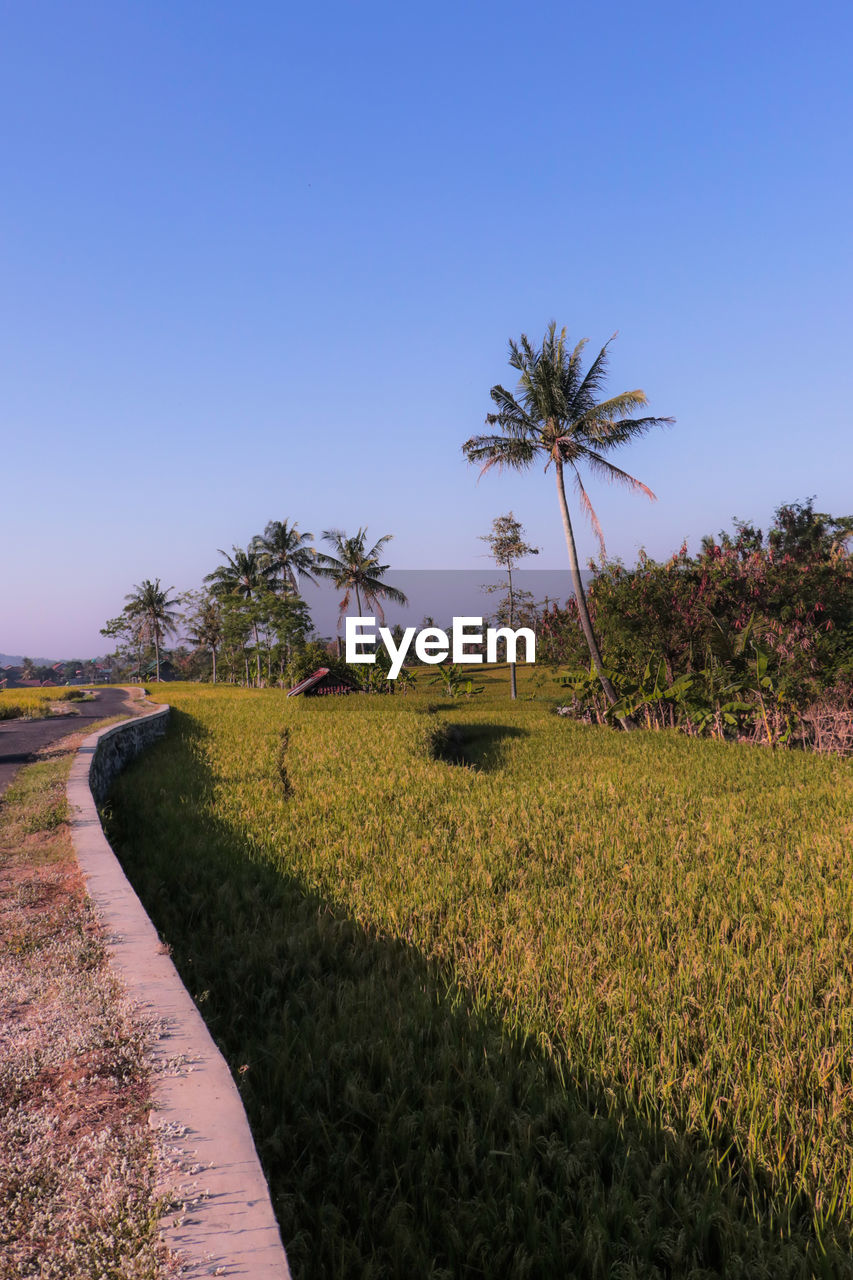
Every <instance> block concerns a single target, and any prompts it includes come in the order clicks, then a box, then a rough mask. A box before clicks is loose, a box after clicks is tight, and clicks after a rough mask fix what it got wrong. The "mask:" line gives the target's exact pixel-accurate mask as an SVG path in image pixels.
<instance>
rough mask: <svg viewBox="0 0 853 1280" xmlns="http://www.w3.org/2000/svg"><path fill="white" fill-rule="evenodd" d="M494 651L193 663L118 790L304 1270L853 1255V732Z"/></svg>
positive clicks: (644, 1264) (431, 1270) (582, 1268)
mask: <svg viewBox="0 0 853 1280" xmlns="http://www.w3.org/2000/svg"><path fill="white" fill-rule="evenodd" d="M519 674H520V676H522V674H523V669H521V670H520V673H519ZM497 679H498V675H497V673H494V672H489V673H488V678H487V679H486V680H485V681H484V683H486V686H487V689H488V692H487V694H486V695H485V696H483V697H482V698H481V699H479V701H478V702H476V703H471V704H469V703H467V702H463V703H458V702H450V703H443V704H440V709H436V708H435V704H431V703H430V702H429V701H428V698H429V693H428V692H427V691H426V690H424V689H423V682H422V681H421V680H420V677H419V679H418V683H419V685H420V686H421V687H420V689H418V690H416V691H415V692H413V693H412V694H411V695H410V697H408V698H406V699H396V698H394V699H374V698H369V697H359V696H353V697H350V698H340V699H337V698H323V699H313V700H311V699H291V700H290V701H288V700H287V699H286V697H285V696H284V694H283V693H280V692H278V691H273V690H269V691H249V690H237V689H228V688H221V687H217V688H213V687H211V686H206V687H204V686H201V687H193V686H174V685H172V686H169V687H168V688H165V689H159V690H157V691H156V693H155V695H154V696H155V697H158V698H166V699H168V700H169V701H170V702H171V703H172V704H173V707H174V708H175V710H174V712H173V720H174V723H173V728H172V730H171V732H170V734H169V736H168V738H167V739H166V740H165V742H164V743H162V744H161V745H159V746H157V747H156V748H154V749H153V750H152V751H151V752H149V753H147V754H146V755H145V756H144V757H143V758H142V759H141V760H140V761H139V762H138V763H137V764H136V765H134V766H133V767H132V768H131V769H130V770H129V771H128V773H127V774H126V775H125V776H124V777H123V778H122V779H121V780H120V781H119V783H118V784H117V786H116V787H115V789H114V791H113V793H112V795H111V798H110V810H111V820H110V824H111V835H112V838H113V840H114V842H115V843H116V845H117V847H118V848H119V850H120V853H121V856H122V858H123V860H124V862H125V865H126V867H127V869H128V872H129V874H130V876H131V878H132V880H133V881H134V883H135V884H136V886H137V888H138V890H139V891H140V893H141V894H142V897H143V900H144V901H145V903H146V905H147V907H148V909H149V911H150V912H151V914H152V916H153V918H154V920H155V922H156V923H157V925H158V928H159V929H160V930H161V932H162V934H163V936H164V938H165V939H166V940H167V941H168V943H169V944H170V945H171V947H172V948H173V953H174V956H175V959H176V962H177V963H178V965H179V968H180V969H181V972H182V974H183V975H184V979H185V981H186V982H187V983H188V985H189V988H190V990H191V991H192V992H193V993H195V994H196V995H197V997H199V998H201V996H202V994H203V995H204V1002H203V1004H202V1005H201V1007H202V1011H203V1012H204V1015H205V1017H206V1018H207V1019H208V1021H209V1024H210V1026H211V1028H212V1030H213V1033H214V1035H215V1036H216V1037H217V1038H218V1040H219V1042H220V1044H221V1045H222V1047H223V1050H224V1051H225V1053H226V1056H227V1058H228V1060H229V1062H230V1063H231V1065H232V1069H233V1071H234V1073H235V1077H236V1078H237V1080H238V1082H239V1084H240V1088H241V1091H242V1094H243V1097H244V1100H245V1103H246V1106H247V1110H248V1113H249V1116H250V1119H251V1121H252V1124H253V1127H254V1131H255V1135H256V1140H257V1142H258V1146H259V1150H260V1153H261V1156H262V1159H263V1161H264V1163H265V1167H266V1169H267V1171H268V1173H269V1176H270V1180H271V1186H272V1191H273V1197H274V1202H275V1204H276V1208H277V1211H278V1213H279V1217H280V1221H281V1223H282V1228H283V1233H284V1238H285V1243H286V1245H287V1248H288V1251H289V1255H290V1257H291V1261H292V1263H293V1266H294V1269H295V1272H296V1274H297V1275H299V1274H306V1275H308V1274H311V1275H320V1274H322V1275H330V1276H332V1275H334V1276H338V1275H341V1276H343V1275H359V1276H362V1275H363V1276H368V1275H369V1276H394V1275H400V1274H412V1275H433V1276H439V1275H441V1276H458V1275H471V1276H473V1275H481V1274H494V1275H507V1276H516V1275H517V1276H542V1277H546V1276H554V1275H573V1276H590V1277H591V1276H609V1275H619V1276H622V1275H626V1276H627V1275H636V1276H640V1275H643V1276H671V1277H676V1276H677V1277H687V1276H707V1275H725V1276H744V1277H747V1276H749V1277H752V1276H768V1277H776V1276H791V1277H794V1276H802V1275H853V1263H851V1252H850V1249H851V1234H850V1233H851V1224H853V1068H851V1063H853V937H851V929H850V921H851V919H853V878H851V874H850V871H851V867H850V859H851V853H850V851H851V849H853V786H851V766H850V764H849V762H845V761H842V760H837V759H830V758H819V757H815V756H810V755H807V754H806V753H800V752H794V751H789V752H784V753H774V752H769V751H761V750H757V749H756V748H754V747H750V746H747V745H738V744H729V743H723V742H716V741H703V740H698V739H691V738H687V737H685V736H682V735H678V734H661V733H655V732H644V731H638V732H636V733H633V734H630V735H619V734H615V733H613V732H612V731H609V730H606V729H600V728H597V727H594V726H584V725H579V724H576V723H572V722H570V721H566V720H561V719H559V718H558V717H556V716H554V715H553V714H551V711H552V704H551V703H550V702H549V701H547V700H542V701H538V702H526V701H518V702H515V703H510V702H509V701H504V697H505V694H503V693H502V695H501V696H500V697H499V696H497V695H496V694H495V693H493V690H494V688H495V684H494V681H496V680H497ZM437 735H438V736H439V737H441V736H442V735H444V736H445V737H447V735H450V736H451V738H452V739H453V740H455V741H456V742H457V743H461V748H462V753H461V754H462V762H463V763H465V764H466V765H468V766H469V767H467V768H462V769H460V768H457V767H455V766H454V764H453V763H449V762H448V761H447V760H446V759H442V758H441V753H440V752H439V753H438V755H437V753H436V750H435V744H436V737H437Z"/></svg>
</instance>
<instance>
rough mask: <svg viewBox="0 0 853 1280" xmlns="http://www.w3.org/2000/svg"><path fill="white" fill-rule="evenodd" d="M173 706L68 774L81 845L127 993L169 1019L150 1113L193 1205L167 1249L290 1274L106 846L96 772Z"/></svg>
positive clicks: (161, 725)
mask: <svg viewBox="0 0 853 1280" xmlns="http://www.w3.org/2000/svg"><path fill="white" fill-rule="evenodd" d="M103 714H104V712H103V711H102V712H101V715H103ZM168 714H169V709H168V707H154V708H151V709H150V710H149V711H147V713H146V716H145V721H144V722H143V721H142V720H141V719H140V718H136V719H134V720H131V721H129V722H125V724H120V725H114V726H112V727H111V728H108V729H104V730H101V731H100V733H96V734H92V735H91V736H90V737H88V738H87V739H86V740H85V741H84V743H83V745H82V746H81V747H80V749H79V751H78V752H77V756H76V758H75V760H74V764H73V765H72V769H71V775H70V778H69V782H68V800H69V805H70V808H71V813H72V836H73V840H74V847H75V850H76V853H77V860H78V862H79V864H80V867H81V869H82V871H83V874H84V876H85V878H86V885H87V889H88V892H89V894H90V896H91V898H92V899H93V902H94V904H95V906H96V909H97V913H98V915H99V916H100V918H101V920H102V922H103V924H104V926H105V928H106V931H107V934H108V935H109V948H110V952H111V956H112V961H113V963H114V965H115V969H116V972H117V974H118V977H119V979H120V980H121V982H122V984H123V985H124V987H125V989H126V991H127V994H128V997H129V998H130V1000H131V1001H133V1002H134V1003H135V1004H136V1005H137V1006H138V1007H139V1009H140V1011H141V1013H142V1015H143V1016H145V1017H147V1018H151V1019H154V1020H156V1021H159V1022H160V1023H161V1025H163V1026H164V1027H165V1032H164V1034H163V1035H162V1036H161V1038H160V1039H159V1041H158V1042H157V1043H156V1045H155V1052H154V1058H155V1061H154V1067H155V1074H154V1080H153V1094H154V1099H155V1109H154V1111H152V1113H151V1117H150V1120H151V1124H152V1126H153V1127H155V1128H158V1129H160V1130H162V1132H163V1137H164V1139H165V1143H166V1146H167V1147H168V1148H170V1149H171V1150H172V1151H173V1152H174V1153H175V1155H176V1159H177V1163H176V1166H175V1167H176V1177H175V1184H174V1186H173V1187H172V1188H171V1190H172V1191H173V1192H174V1193H175V1194H176V1196H177V1198H179V1199H181V1200H184V1201H185V1202H186V1203H187V1204H188V1206H189V1207H188V1209H187V1210H186V1212H185V1213H184V1214H183V1215H182V1216H179V1217H178V1219H177V1220H172V1221H167V1223H166V1224H165V1232H164V1234H165V1238H166V1241H167V1243H168V1245H169V1246H170V1247H171V1248H172V1249H174V1250H176V1251H178V1252H179V1253H180V1254H181V1255H182V1259H183V1261H184V1265H185V1270H184V1271H183V1272H182V1274H183V1275H186V1276H193V1277H202V1276H205V1277H207V1276H211V1277H212V1276H214V1275H216V1276H235V1277H237V1276H242V1277H246V1278H249V1277H251V1280H289V1278H290V1271H289V1269H288V1265H287V1258H286V1256H285V1252H284V1248H283V1246H282V1243H281V1237H280V1235H279V1230H278V1224H277V1222H276V1219H275V1215H274V1213H273V1209H272V1204H271V1202H270V1196H269V1189H268V1187H267V1184H266V1180H265V1178H264V1175H263V1171H262V1170H261V1166H260V1162H259V1160H258V1156H257V1152H256V1151H255V1145H254V1142H253V1140H252V1135H251V1132H250V1130H249V1125H248V1121H247V1119H246V1113H245V1111H244V1109H243V1104H242V1101H241V1099H240V1095H239V1093H238V1091H237V1087H236V1085H235V1084H234V1081H233V1079H232V1077H231V1073H230V1071H229V1069H228V1066H227V1064H226V1062H225V1059H224V1058H223V1057H222V1055H221V1053H220V1052H219V1050H218V1049H217V1047H216V1045H215V1044H214V1042H213V1039H212V1037H211V1035H210V1032H209V1031H208V1029H207V1027H206V1026H205V1023H204V1020H203V1019H202V1017H201V1014H200V1013H199V1012H198V1010H197V1008H196V1006H195V1005H194V1004H193V1001H192V999H191V998H190V995H189V993H188V992H187V990H186V988H185V987H184V986H183V983H182V982H181V979H180V977H179V975H178V972H177V970H176V969H175V966H174V965H173V964H172V961H171V960H170V959H169V956H168V954H167V952H166V949H165V948H164V947H163V945H162V944H161V942H160V940H159V938H158V936H157V932H156V930H155V928H154V926H153V925H152V923H151V921H150V920H149V919H148V916H147V915H146V914H145V910H144V908H143V906H142V903H141V902H140V901H139V899H138V898H137V896H136V894H135V892H134V890H133V888H132V887H131V885H130V883H129V882H128V880H127V877H126V876H125V874H124V872H123V870H122V868H121V866H120V864H119V862H118V859H117V858H116V856H115V854H114V853H113V851H112V849H111V848H110V846H109V844H108V843H107V840H106V837H105V836H104V833H103V831H102V829H101V824H100V820H99V817H98V811H97V807H96V804H95V800H94V798H93V796H92V791H91V789H90V770H91V771H92V774H93V780H94V779H95V778H97V789H99V788H101V787H102V786H103V783H104V773H105V769H106V770H107V772H108V771H109V767H110V765H109V762H110V760H111V759H113V758H114V759H115V760H116V761H117V763H118V766H120V765H121V764H123V763H124V760H125V759H126V757H127V755H128V750H129V748H128V739H129V738H131V737H132V740H133V744H134V746H133V751H134V752H135V751H137V750H139V749H140V748H141V747H142V746H143V745H145V742H146V741H153V740H154V738H156V737H157V736H160V735H162V732H163V731H164V729H165V722H166V720H167V718H168ZM78 724H79V721H78ZM78 724H75V726H74V728H75V729H77V727H78ZM123 733H124V734H125V735H126V737H125V739H124V740H123V741H122V739H121V737H120V735H122V734H123ZM96 753H97V755H98V759H97V761H96V760H95V757H96ZM93 762H94V763H95V768H94V770H92V765H93Z"/></svg>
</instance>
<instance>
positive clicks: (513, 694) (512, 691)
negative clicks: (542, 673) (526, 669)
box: [506, 564, 518, 702]
mask: <svg viewBox="0 0 853 1280" xmlns="http://www.w3.org/2000/svg"><path fill="white" fill-rule="evenodd" d="M506 572H507V579H508V581H509V625H510V629H514V628H515V599H514V597H513V594H512V565H511V564H508V565H507V568H506ZM507 656H509V655H507ZM509 696H510V698H511V699H512V701H513V702H515V700H516V698H517V697H518V685H517V684H516V679H515V663H514V662H511V663H510V664H509Z"/></svg>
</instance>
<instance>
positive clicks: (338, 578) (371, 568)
mask: <svg viewBox="0 0 853 1280" xmlns="http://www.w3.org/2000/svg"><path fill="white" fill-rule="evenodd" d="M392 537H393V534H390V533H386V534H385V536H384V537H383V538H380V539H379V541H378V542H377V543H375V544H374V546H372V547H368V546H367V529H366V528H364V529H359V531H358V533H357V534H355V535H354V537H348V536H347V535H346V534H345V533H344V532H343V531H342V530H341V529H327V530H326V531H325V532H324V534H323V541H324V542H328V543H329V545H330V546H331V547H332V548H333V549H334V551H335V554H334V555H333V556H330V555H327V554H326V553H325V552H324V551H318V552H317V559H316V565H315V573H317V574H319V576H320V577H322V578H328V579H330V581H332V582H333V583H334V584H335V586H336V587H341V588H343V591H344V597H343V599H342V600H341V602H340V605H339V608H340V618H343V616H344V614H345V613H346V611H347V609H348V608H349V605H350V600H351V599H352V595H353V592H355V600H356V605H357V606H358V613H359V616H361V615H362V609H363V607H364V606H365V605H366V606H367V607H369V608H371V609H373V610H374V611H375V612H376V614H377V616H378V618H379V621H380V622H381V623H384V622H385V614H384V612H383V610H382V605H381V603H380V602H381V601H382V600H391V601H392V602H393V603H394V604H402V605H406V604H408V603H409V601H408V600H407V598H406V596H404V595H403V592H402V591H398V590H397V588H396V587H392V586H389V584H388V583H387V582H383V581H382V579H383V577H384V576H385V574H386V572H387V570H388V565H387V564H380V563H379V557H380V555H381V554H382V549H383V547H384V546H385V545H386V543H388V542H390V541H391V539H392ZM340 618H339V619H338V621H339V622H340Z"/></svg>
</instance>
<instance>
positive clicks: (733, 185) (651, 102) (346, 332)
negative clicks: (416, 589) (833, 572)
mask: <svg viewBox="0 0 853 1280" xmlns="http://www.w3.org/2000/svg"><path fill="white" fill-rule="evenodd" d="M852 46H853V11H851V10H850V8H849V6H848V5H846V4H841V3H835V4H834V3H829V4H823V5H821V6H817V7H812V8H808V7H803V6H802V5H800V4H797V5H793V4H790V3H784V2H783V3H778V2H775V0H774V3H749V2H748V0H747V2H746V3H744V2H743V0H740V2H739V3H737V4H733V3H729V2H728V0H726V2H724V3H722V4H720V5H717V6H714V7H713V8H711V9H709V8H708V7H707V6H706V7H704V8H703V7H701V6H695V5H687V4H684V3H682V2H679V3H671V4H656V3H651V4H646V5H640V4H636V3H615V4H612V5H608V6H599V7H593V6H590V5H583V6H580V5H573V4H571V3H566V0H560V2H559V3H537V0H531V3H530V4H529V5H527V6H526V7H525V8H521V7H519V5H518V4H515V3H514V4H512V5H510V4H509V3H505V2H504V0H489V2H488V3H486V0H479V2H476V3H475V2H471V3H458V2H457V3H452V4H451V3H449V2H448V3H438V4H433V5H418V6H415V5H410V4H404V3H403V4H401V3H399V0H397V2H396V3H373V2H371V0H364V2H362V3H355V0H346V2H344V0H329V2H328V3H326V4H324V5H305V4H294V3H291V4H285V3H254V2H252V0H247V2H246V3H241V4H237V3H229V4H222V3H212V2H211V0H204V2H201V0H198V2H196V3H182V2H181V0H170V2H169V3H150V2H149V3H145V4H140V5H136V4H131V3H129V2H121V0H108V2H106V0H105V2H104V3H100V4H92V3H86V2H80V3H75V4H73V5H69V4H65V3H62V4H60V3H42V2H40V0H31V2H30V3H27V4H20V3H17V0H15V3H9V2H5V3H2V4H0V110H2V120H3V130H2V138H0V170H1V171H2V175H3V178H2V197H0V297H2V310H0V326H1V327H2V332H0V465H2V488H1V489H0V531H2V547H3V574H2V588H0V651H3V652H7V653H21V652H24V653H28V654H37V655H42V654H45V655H55V656H64V655H68V656H70V655H72V654H74V655H87V654H90V653H95V652H102V651H103V649H104V647H105V645H106V642H105V641H104V640H103V639H102V638H101V637H100V636H99V634H98V632H99V628H100V626H101V625H102V624H103V622H104V620H105V619H106V618H107V617H108V616H110V615H113V614H115V613H117V612H118V611H119V610H120V608H121V606H122V603H123V598H124V595H125V593H126V592H127V591H129V590H131V588H132V586H133V584H134V583H136V582H139V581H140V580H141V579H142V578H144V577H151V578H153V577H159V578H161V579H162V581H163V582H164V583H165V584H166V585H171V584H174V585H175V586H176V587H178V588H179V589H183V588H187V587H192V586H197V585H198V584H199V582H200V579H201V577H202V575H203V574H204V573H205V572H207V571H208V570H210V569H211V568H213V567H214V565H215V564H216V563H217V562H218V557H217V554H216V548H217V547H220V546H221V547H230V546H231V544H232V543H237V544H239V545H245V543H246V542H247V541H248V540H249V538H250V537H251V536H252V534H254V533H256V532H258V531H260V530H261V529H262V528H263V526H264V524H265V523H266V522H267V521H268V520H270V519H272V518H277V519H281V518H284V517H287V518H288V519H291V520H298V521H299V523H300V525H301V526H302V527H303V528H306V529H310V530H312V531H315V532H319V531H320V530H321V529H325V528H328V527H330V526H339V527H342V528H344V529H347V530H353V531H354V530H355V529H356V528H357V527H358V525H360V524H367V525H368V528H369V532H370V533H371V534H375V535H376V536H379V535H380V534H384V533H393V534H394V535H395V541H394V543H393V544H392V546H391V553H392V555H391V558H392V561H393V563H394V564H396V565H397V566H399V567H406V568H419V567H458V566H463V567H466V566H470V567H475V566H476V565H477V564H479V563H481V562H480V561H479V559H478V557H479V556H480V555H481V554H482V551H483V548H482V546H481V544H480V543H478V542H477V535H478V534H481V533H485V532H486V531H487V530H488V527H489V524H490V522H491V519H492V517H493V516H495V515H498V514H500V513H502V512H504V511H506V510H507V509H509V508H510V507H512V508H513V510H514V511H515V514H516V515H517V516H518V517H519V518H520V519H522V520H523V521H524V523H525V525H526V527H527V529H528V532H529V535H530V537H531V539H532V540H533V541H535V542H536V543H538V544H539V545H540V546H541V547H542V549H543V554H542V556H540V560H539V564H540V565H541V566H543V567H545V566H551V565H554V566H557V565H560V564H561V563H562V562H563V555H564V550H563V546H562V542H561V536H562V535H561V529H560V523H559V516H558V512H557V507H556V501H555V495H554V490H553V481H552V478H551V476H550V474H549V475H548V476H543V475H542V474H541V472H535V473H531V474H530V475H528V476H522V477H517V476H513V477H506V478H497V477H491V476H488V477H486V478H484V479H483V481H482V482H481V483H480V484H479V485H478V484H477V483H476V474H475V473H474V472H473V471H472V470H469V469H468V467H467V466H466V465H465V463H464V460H463V458H462V455H461V453H460V445H461V443H462V441H463V440H465V439H466V438H467V437H468V436H470V435H471V434H474V433H476V432H477V431H479V430H480V429H481V426H482V423H483V417H484V415H485V413H486V412H487V411H488V409H489V407H490V402H489V397H488V391H489V387H490V386H491V385H492V384H493V383H495V382H497V381H507V380H508V379H510V377H511V371H510V370H508V369H507V365H506V346H507V339H508V338H509V337H511V336H512V337H517V336H518V335H519V334H520V333H521V332H523V331H524V332H527V333H529V334H530V335H531V336H532V337H535V338H537V339H539V338H541V336H542V333H543V332H544V329H545V326H546V325H547V322H548V321H549V320H550V319H551V318H554V319H556V320H557V321H558V323H559V324H560V325H563V324H564V325H566V326H567V328H568V330H569V334H570V336H571V337H572V338H573V339H577V338H580V337H589V338H590V339H591V344H590V349H591V350H592V349H593V348H595V349H596V350H597V347H598V346H599V345H600V344H601V343H603V342H604V341H605V340H606V339H607V338H608V337H609V336H610V334H611V333H612V332H613V331H614V330H615V329H618V330H619V334H620V336H619V338H618V340H617V342H616V343H615V344H614V346H613V348H612V351H613V358H612V366H611V367H612V377H611V382H610V388H611V389H612V391H613V392H616V391H621V390H625V389H628V388H634V387H637V386H639V387H643V388H644V389H645V391H646V392H647V394H648V396H649V398H650V402H651V406H652V411H653V412H655V413H658V414H666V415H674V416H675V417H676V418H677V419H678V422H677V425H676V426H675V427H673V428H672V429H670V430H669V431H667V432H665V433H664V432H661V433H659V434H658V435H656V436H653V437H650V438H646V439H645V440H642V441H640V442H639V443H638V444H636V445H634V446H632V447H631V448H630V449H628V450H626V451H624V452H623V453H622V454H621V456H620V459H619V461H620V462H621V463H623V464H624V465H625V466H626V467H627V468H628V469H629V470H631V471H633V473H634V474H636V475H638V476H640V478H641V479H643V480H644V481H646V483H648V484H649V485H650V486H651V487H652V488H653V489H654V490H655V491H656V492H657V494H658V497H659V501H658V502H657V504H655V505H650V504H649V503H648V502H647V501H646V500H645V499H644V498H641V497H636V496H633V495H631V494H629V493H627V492H624V491H621V490H613V489H608V488H607V487H606V486H605V487H602V486H600V485H593V487H592V489H591V492H592V493H593V497H594V500H595V502H596V506H597V509H598V511H599V515H600V517H601V521H602V524H603V526H604V529H605V532H606V534H607V538H608V550H609V551H610V552H611V553H613V554H617V555H621V556H622V557H623V558H624V559H625V560H626V561H628V562H633V560H634V559H635V557H636V553H637V550H638V548H639V547H640V546H645V547H646V548H647V549H648V550H649V552H650V553H651V554H653V555H659V556H664V555H667V554H668V553H669V552H670V551H671V550H672V549H674V548H675V547H676V546H677V545H678V544H679V543H680V542H681V541H682V539H683V538H685V537H687V538H689V539H690V540H691V542H692V544H693V545H695V544H696V541H697V540H698V538H699V537H700V536H701V535H702V534H703V533H705V532H709V531H716V530H718V529H719V528H720V527H721V526H723V525H726V524H728V522H729V521H730V518H731V516H732V515H733V514H737V515H740V516H744V517H749V518H753V519H755V520H756V521H757V522H759V523H764V524H766V522H767V520H768V518H769V515H770V513H771V512H772V510H773V508H774V507H775V506H777V505H778V504H779V503H780V502H782V501H785V500H790V499H794V498H802V497H805V496H807V495H810V494H814V495H816V499H817V505H818V507H819V508H820V509H823V510H829V511H831V512H833V513H835V514H842V513H843V514H846V513H848V512H850V511H853V494H851V483H850V479H851V474H853V465H851V464H853V447H852V446H851V430H850V405H851V402H853V361H851V355H850V351H851V337H853V334H851V320H850V300H851V297H853V278H851V277H853V268H852V267H851V227H853V208H851V203H853V201H851V194H852V193H853V177H851V163H850V161H851V147H850V140H851V137H853V119H852V118H851V117H852V116H853V110H851V100H852V98H853V95H851V76H850V66H851V59H852V58H853V47H852ZM579 523H580V522H579ZM580 542H581V551H582V554H583V555H584V556H589V555H592V554H594V551H595V545H594V541H593V539H592V537H591V536H590V534H589V531H588V529H587V528H583V529H582V532H581V536H580Z"/></svg>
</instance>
